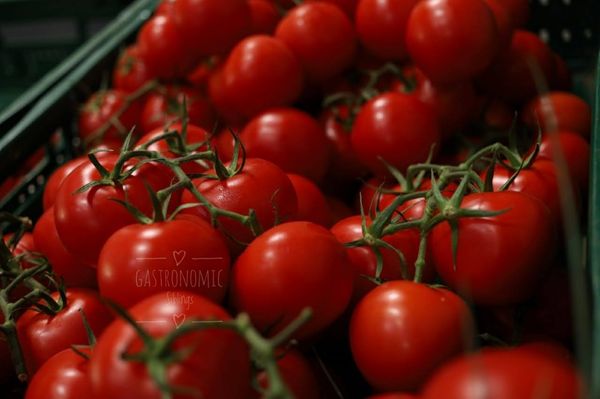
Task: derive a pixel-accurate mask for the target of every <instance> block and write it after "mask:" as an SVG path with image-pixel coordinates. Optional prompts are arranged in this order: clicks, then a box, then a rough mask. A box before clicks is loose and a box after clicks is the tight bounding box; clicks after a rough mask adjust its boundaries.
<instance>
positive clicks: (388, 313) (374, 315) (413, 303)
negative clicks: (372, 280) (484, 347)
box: [350, 281, 473, 391]
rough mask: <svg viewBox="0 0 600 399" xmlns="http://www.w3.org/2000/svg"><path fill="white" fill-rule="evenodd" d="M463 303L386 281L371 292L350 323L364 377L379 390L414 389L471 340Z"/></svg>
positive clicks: (409, 284) (469, 321) (418, 287)
mask: <svg viewBox="0 0 600 399" xmlns="http://www.w3.org/2000/svg"><path fill="white" fill-rule="evenodd" d="M472 324H473V320H472V315H471V312H470V311H469V308H468V307H467V305H466V303H465V302H464V301H463V300H462V299H460V298H459V297H458V296H457V295H456V294H454V293H453V292H451V291H448V290H446V289H441V288H431V287H428V286H426V285H423V284H417V283H413V282H410V281H390V282H387V283H384V284H382V285H380V286H379V287H377V288H375V289H374V290H372V291H371V292H369V293H368V294H367V295H366V296H365V297H364V298H363V299H362V300H361V301H360V302H359V303H358V305H357V306H356V308H355V310H354V313H353V315H352V321H351V323H350V346H351V349H352V355H353V356H354V360H355V362H356V365H357V366H358V368H359V369H360V371H361V373H362V375H363V376H364V377H365V378H366V379H367V381H368V382H369V383H370V384H371V385H372V386H373V387H374V388H375V389H377V390H381V391H399V390H408V391H412V390H415V389H418V388H419V387H420V386H421V385H422V384H423V383H424V382H425V380H426V379H427V377H428V376H429V375H430V374H431V372H432V371H433V370H435V369H436V368H437V367H438V366H440V365H441V364H442V363H443V362H445V361H446V360H448V359H450V358H451V357H452V356H454V355H457V354H459V353H460V352H462V351H463V350H464V348H465V347H466V345H468V343H469V342H470V340H471V338H472V335H473V333H472Z"/></svg>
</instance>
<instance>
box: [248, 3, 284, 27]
mask: <svg viewBox="0 0 600 399" xmlns="http://www.w3.org/2000/svg"><path fill="white" fill-rule="evenodd" d="M248 5H249V6H250V16H251V18H252V29H251V30H250V32H251V33H252V34H254V35H255V34H260V33H265V34H267V35H271V34H273V33H275V28H277V23H278V22H279V19H280V15H279V11H278V10H277V7H275V4H273V2H271V1H270V0H248Z"/></svg>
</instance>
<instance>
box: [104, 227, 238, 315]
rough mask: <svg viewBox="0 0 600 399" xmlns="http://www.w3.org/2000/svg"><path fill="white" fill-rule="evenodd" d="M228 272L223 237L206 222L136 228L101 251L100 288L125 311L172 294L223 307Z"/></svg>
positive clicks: (119, 233) (111, 240) (118, 235)
mask: <svg viewBox="0 0 600 399" xmlns="http://www.w3.org/2000/svg"><path fill="white" fill-rule="evenodd" d="M229 268H230V257H229V251H228V249H227V245H226V244H225V240H224V238H223V237H222V236H221V234H220V233H219V232H217V231H216V230H215V229H214V228H213V227H212V226H210V224H208V223H207V222H205V221H204V220H201V219H196V220H193V221H192V220H189V219H181V220H178V219H175V220H170V221H166V222H157V223H152V224H132V225H129V226H125V227H123V228H122V229H120V230H117V231H116V232H115V233H114V234H113V235H112V236H110V238H109V239H108V240H107V241H106V243H105V244H104V246H103V247H102V251H101V252H100V257H99V259H98V285H99V288H100V294H102V296H104V297H106V298H110V299H112V300H114V301H115V302H117V303H119V304H121V305H122V306H125V307H130V306H133V305H135V304H136V303H137V302H139V301H141V300H142V299H144V298H147V297H150V296H152V295H154V294H157V293H159V292H163V291H171V290H184V291H190V292H192V293H195V294H197V295H202V296H203V297H205V298H206V299H209V300H211V301H213V302H215V303H219V302H221V301H222V300H223V298H224V297H225V291H226V290H227V286H228V283H229Z"/></svg>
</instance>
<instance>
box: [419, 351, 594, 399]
mask: <svg viewBox="0 0 600 399" xmlns="http://www.w3.org/2000/svg"><path fill="white" fill-rule="evenodd" d="M540 392H543V394H542V393H540ZM581 394H582V390H581V380H580V378H579V376H578V373H577V371H576V370H575V369H574V368H573V367H572V366H571V365H569V364H568V363H566V362H564V361H560V360H557V359H555V358H552V357H549V356H544V355H540V354H537V353H534V352H533V351H530V350H523V349H519V348H515V349H486V350H484V351H482V352H480V353H476V354H472V355H468V356H463V357H460V358H458V359H456V360H454V361H452V362H449V363H447V364H446V365H444V366H443V367H442V368H441V369H440V370H439V371H437V372H436V373H435V374H434V375H433V376H432V377H431V379H430V380H429V381H428V382H427V385H426V386H425V388H424V390H423V392H422V394H421V397H422V398H423V399H438V398H445V399H475V398H482V397H485V398H486V399H526V398H533V397H535V396H539V395H544V397H545V398H547V399H567V398H569V399H576V398H580V397H582V396H581Z"/></svg>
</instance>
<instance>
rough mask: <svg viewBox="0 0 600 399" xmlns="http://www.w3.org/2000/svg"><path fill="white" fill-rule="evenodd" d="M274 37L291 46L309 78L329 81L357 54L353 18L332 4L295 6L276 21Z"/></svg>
mask: <svg viewBox="0 0 600 399" xmlns="http://www.w3.org/2000/svg"><path fill="white" fill-rule="evenodd" d="M275 37H277V38H278V39H280V40H281V41H282V42H284V43H285V44H286V45H287V46H288V47H289V49H290V50H292V52H293V53H294V55H295V56H296V57H297V58H298V60H299V61H300V64H302V67H303V69H304V72H305V73H306V76H307V80H308V81H310V82H317V83H321V82H326V81H327V80H329V79H331V78H333V77H335V76H337V75H339V74H340V73H341V72H342V71H344V70H345V69H347V68H348V67H349V66H350V65H351V64H352V62H353V60H354V56H355V54H356V39H355V33H354V28H353V26H352V22H351V21H350V19H349V18H348V17H347V16H346V14H344V12H343V11H342V10H341V9H340V8H339V7H337V6H335V5H333V4H328V3H323V2H313V3H306V4H302V5H299V6H297V7H294V8H293V9H292V10H291V11H290V12H288V13H287V14H286V15H285V16H284V17H283V19H282V20H281V21H280V22H279V24H278V25H277V30H276V31H275Z"/></svg>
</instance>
